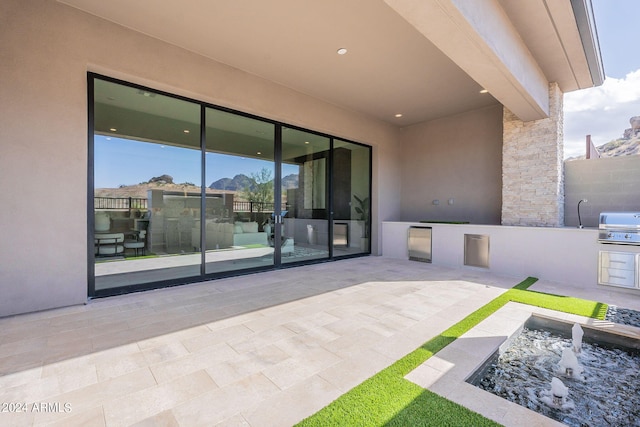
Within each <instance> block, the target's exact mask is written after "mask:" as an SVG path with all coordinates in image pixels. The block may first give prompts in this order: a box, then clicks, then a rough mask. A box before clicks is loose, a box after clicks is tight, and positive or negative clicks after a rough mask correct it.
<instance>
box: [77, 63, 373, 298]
mask: <svg viewBox="0 0 640 427" xmlns="http://www.w3.org/2000/svg"><path fill="white" fill-rule="evenodd" d="M95 80H103V81H107V82H111V83H115V84H119V85H123V86H127V87H131V88H135V89H139V90H143V91H148V92H151V93H157V94H159V95H164V96H168V97H172V98H176V99H178V100H183V101H188V102H191V103H196V104H198V105H199V106H200V150H201V160H200V166H201V178H202V180H201V189H200V196H201V197H200V207H201V209H200V221H201V222H200V223H201V226H200V241H201V242H203V241H205V239H206V229H205V227H204V226H202V224H204V222H203V218H204V216H205V209H204V208H205V206H206V181H205V179H206V177H205V175H206V169H205V166H206V126H207V124H206V109H207V108H212V109H216V110H220V111H225V112H228V113H232V114H236V115H239V116H243V117H247V118H252V119H256V120H260V121H263V122H267V123H271V124H273V125H274V164H275V168H274V172H275V173H274V183H275V185H274V201H277V202H276V203H274V216H276V217H279V219H280V222H279V223H278V224H276V225H275V227H274V238H275V239H276V241H280V239H281V238H282V221H281V219H282V206H281V205H282V203H281V201H282V185H281V184H282V178H283V177H282V163H283V159H282V131H283V128H285V127H286V128H289V129H295V130H298V131H302V132H308V133H311V134H313V135H317V136H320V137H326V138H328V139H329V151H328V152H329V155H328V156H327V174H328V176H327V190H326V193H327V217H328V219H327V221H328V224H327V227H328V256H327V257H326V258H320V259H312V260H308V259H305V258H301V260H300V261H293V262H288V263H282V248H281V247H279V246H278V247H274V264H273V265H271V266H268V267H255V268H247V269H245V270H233V271H228V272H223V273H209V274H207V273H206V263H205V261H206V253H205V251H201V256H200V259H201V263H200V268H199V273H200V274H198V275H195V276H188V277H183V278H180V279H169V280H162V281H155V282H148V283H141V284H134V285H127V286H122V287H117V288H109V289H104V290H96V289H95V252H94V249H95V247H94V233H95V231H94V230H95V219H94V212H95V203H94V189H95V183H94V178H93V177H94V171H95V167H94V163H95V161H94V156H95V150H94V130H95V111H94V81H95ZM87 102H88V111H87V112H88V118H87V129H88V132H87V139H88V141H87V142H88V144H87V146H88V148H87V155H88V162H87V177H88V179H87V228H86V231H87V292H88V297H89V298H100V297H106V296H113V295H119V294H125V293H131V292H137V291H143V290H151V289H159V288H163V287H168V286H175V285H180V284H187V283H196V282H201V281H206V280H210V279H216V278H222V277H229V276H237V275H239V274H251V273H255V272H260V271H271V270H274V269H282V268H289V267H295V266H300V265H307V264H315V263H321V262H328V261H334V260H338V259H347V258H355V257H360V256H368V255H370V254H371V245H369V248H368V249H367V250H366V251H364V252H361V253H353V254H348V255H342V256H339V257H335V253H334V247H333V243H332V242H333V231H334V227H333V221H334V219H333V218H334V213H333V203H334V200H333V199H334V194H333V193H334V191H333V151H334V140H340V141H344V142H348V143H350V144H354V145H357V146H361V147H363V148H365V149H368V152H369V155H368V162H369V171H368V172H369V173H368V175H369V176H368V187H369V195H370V202H369V206H370V207H371V206H372V205H373V203H372V202H371V195H372V160H373V159H372V154H373V149H372V147H371V146H369V145H366V144H362V143H358V142H355V141H350V140H348V139H345V138H338V137H334V136H332V135H329V134H325V133H323V132H316V131H313V130H309V129H305V128H302V127H299V126H295V125H290V124H286V123H282V122H279V121H274V120H270V119H267V118H264V117H259V116H256V115H253V114H250V113H245V112H242V111H238V110H234V109H230V108H226V107H221V106H217V105H213V104H209V103H206V102H203V101H199V100H195V99H192V98H187V97H184V96H180V95H176V94H173V93H168V92H165V91H162V90H158V89H155V88H150V87H146V86H144V85H140V84H135V83H131V82H127V81H124V80H120V79H116V78H113V77H109V76H105V75H102V74H98V73H93V72H87ZM369 209H370V208H369ZM372 223H373V222H372V221H369V224H368V228H369V230H368V234H369V236H370V235H371V231H372V230H371V228H372Z"/></svg>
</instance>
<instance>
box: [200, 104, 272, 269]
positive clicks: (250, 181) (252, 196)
mask: <svg viewBox="0 0 640 427" xmlns="http://www.w3.org/2000/svg"><path fill="white" fill-rule="evenodd" d="M206 124H207V131H206V163H205V165H206V166H205V170H206V185H207V197H206V211H205V229H204V230H205V236H206V238H205V241H204V242H202V243H203V244H202V248H203V249H204V250H205V251H206V252H205V253H206V255H205V260H206V273H207V274H211V273H220V272H225V271H232V270H243V269H248V268H257V267H268V266H272V265H273V264H274V248H273V240H272V238H271V226H269V225H268V224H269V222H270V220H271V217H272V214H273V211H274V207H275V206H274V202H275V201H274V178H275V173H274V171H275V169H274V168H275V164H274V134H275V126H274V125H273V124H271V123H267V122H263V121H260V120H255V119H251V118H248V117H244V116H240V115H237V114H232V113H228V112H224V111H218V110H214V109H207V112H206Z"/></svg>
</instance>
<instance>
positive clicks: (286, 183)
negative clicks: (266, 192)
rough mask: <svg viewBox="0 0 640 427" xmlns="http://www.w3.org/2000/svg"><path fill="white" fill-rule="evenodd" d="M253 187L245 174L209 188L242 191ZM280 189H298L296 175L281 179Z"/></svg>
mask: <svg viewBox="0 0 640 427" xmlns="http://www.w3.org/2000/svg"><path fill="white" fill-rule="evenodd" d="M252 186H253V184H252V182H251V178H249V177H248V176H246V175H245V174H242V173H241V174H238V175H236V176H234V177H233V178H220V179H219V180H217V181H214V182H212V183H211V185H210V186H209V188H211V189H213V190H228V191H242V190H243V189H244V188H249V189H251V187H252ZM282 188H284V189H285V190H288V189H290V188H298V174H291V175H287V176H285V177H283V178H282Z"/></svg>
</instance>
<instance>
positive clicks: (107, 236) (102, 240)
mask: <svg viewBox="0 0 640 427" xmlns="http://www.w3.org/2000/svg"><path fill="white" fill-rule="evenodd" d="M94 244H95V248H96V250H95V255H96V256H107V255H111V256H115V255H118V254H121V253H124V233H95V234H94Z"/></svg>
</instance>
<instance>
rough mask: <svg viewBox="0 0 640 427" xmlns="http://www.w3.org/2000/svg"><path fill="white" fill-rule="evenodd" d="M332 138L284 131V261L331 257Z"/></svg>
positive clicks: (298, 131) (288, 129)
mask: <svg viewBox="0 0 640 427" xmlns="http://www.w3.org/2000/svg"><path fill="white" fill-rule="evenodd" d="M329 152H330V141H329V138H327V137H324V136H320V135H316V134H313V133H310V132H304V131H300V130H296V129H290V128H283V131H282V202H283V203H284V204H285V205H286V215H285V214H284V213H283V216H284V219H283V224H282V230H281V231H282V239H281V240H282V241H281V242H280V245H281V251H282V263H283V264H285V263H290V262H300V261H306V260H312V259H322V258H328V257H329V210H328V206H327V205H328V203H327V200H328V189H329V186H328V176H329V175H328V167H329V162H328V156H329Z"/></svg>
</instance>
